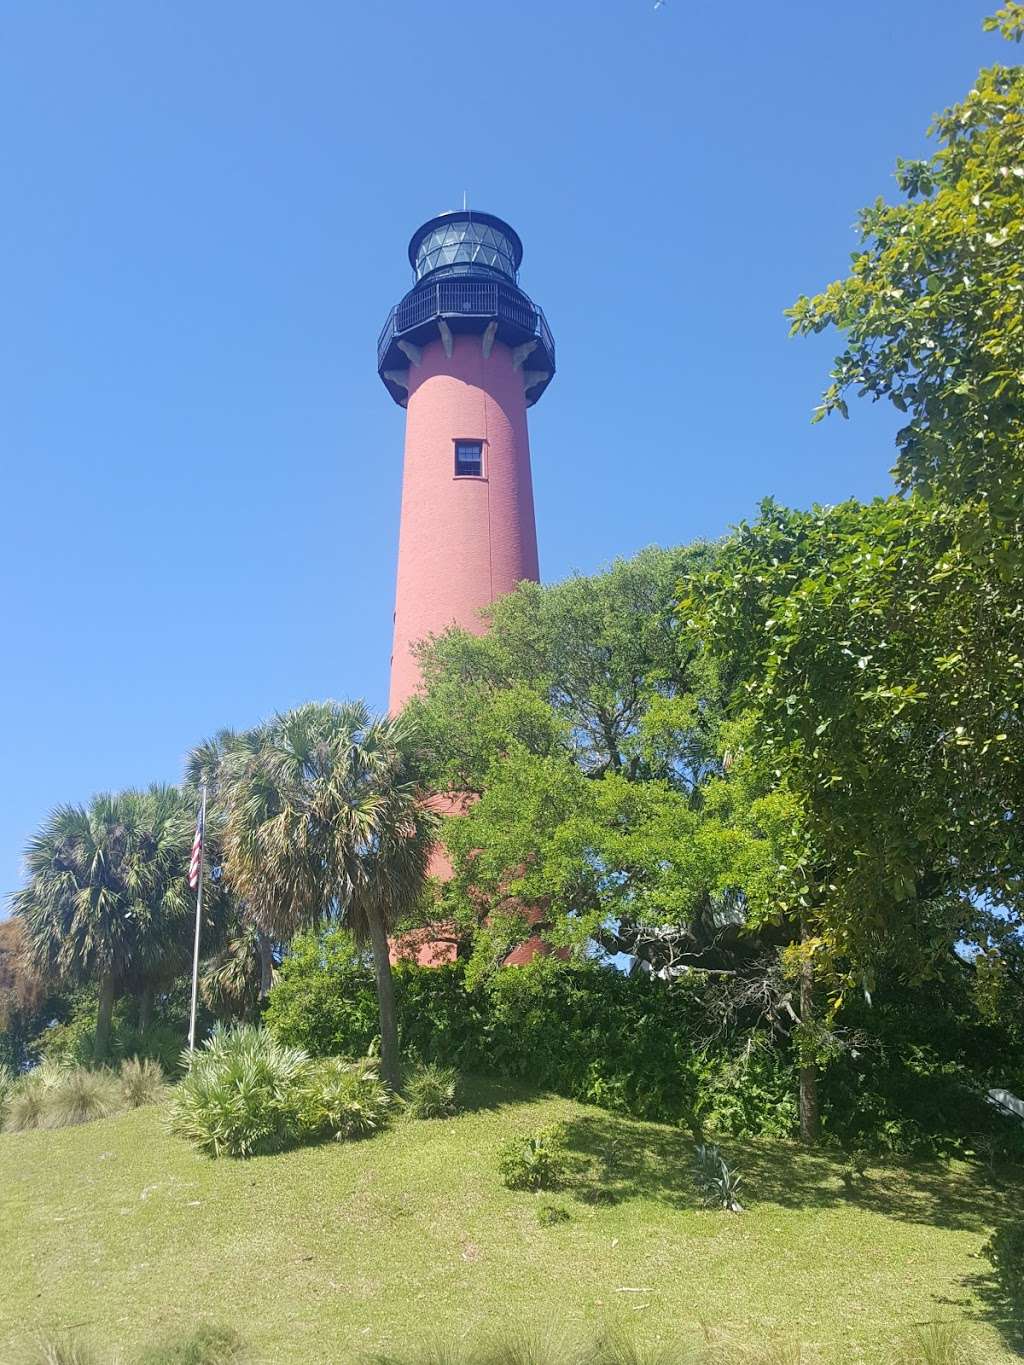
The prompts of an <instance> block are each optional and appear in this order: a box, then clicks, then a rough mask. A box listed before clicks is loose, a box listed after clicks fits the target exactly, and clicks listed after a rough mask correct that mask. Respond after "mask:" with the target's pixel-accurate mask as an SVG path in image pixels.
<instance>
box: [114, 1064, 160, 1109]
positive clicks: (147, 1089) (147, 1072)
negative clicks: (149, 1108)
mask: <svg viewBox="0 0 1024 1365" xmlns="http://www.w3.org/2000/svg"><path fill="white" fill-rule="evenodd" d="M118 1080H119V1082H120V1085H121V1097H122V1099H123V1100H124V1103H125V1106H126V1107H127V1108H128V1109H139V1108H141V1107H142V1105H144V1104H155V1103H156V1101H157V1100H159V1099H160V1098H161V1097H162V1095H163V1093H164V1091H165V1089H166V1084H165V1081H164V1072H163V1068H162V1067H161V1065H160V1063H159V1062H154V1061H152V1060H151V1059H150V1058H145V1059H142V1058H139V1057H129V1059H128V1060H127V1061H126V1062H122V1063H121V1070H120V1072H119V1073H118Z"/></svg>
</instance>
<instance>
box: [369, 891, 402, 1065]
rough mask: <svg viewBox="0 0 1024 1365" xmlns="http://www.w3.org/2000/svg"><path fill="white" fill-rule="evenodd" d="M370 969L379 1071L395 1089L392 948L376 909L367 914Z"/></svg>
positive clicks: (396, 1050)
mask: <svg viewBox="0 0 1024 1365" xmlns="http://www.w3.org/2000/svg"><path fill="white" fill-rule="evenodd" d="M366 918H367V920H368V922H369V927H370V946H371V947H372V948H373V970H374V975H375V976H376V978H377V1008H378V1009H379V1011H380V1072H381V1075H382V1076H383V1078H384V1080H385V1081H386V1082H387V1084H388V1085H390V1086H391V1088H392V1089H393V1090H397V1089H398V1085H399V1081H400V1079H401V1077H400V1075H399V1067H398V1022H397V1019H396V1017H395V983H394V981H393V980H392V977H391V950H390V947H389V945H388V936H387V931H386V930H385V928H384V921H383V920H382V919H381V917H380V916H379V915H378V914H377V913H376V912H371V913H370V914H368V915H367V917H366Z"/></svg>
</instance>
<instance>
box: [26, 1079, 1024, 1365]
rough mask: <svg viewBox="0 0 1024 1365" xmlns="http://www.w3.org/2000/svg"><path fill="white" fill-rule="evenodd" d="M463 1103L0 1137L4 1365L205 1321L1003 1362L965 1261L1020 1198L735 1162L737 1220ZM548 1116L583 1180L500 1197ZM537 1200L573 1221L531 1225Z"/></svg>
mask: <svg viewBox="0 0 1024 1365" xmlns="http://www.w3.org/2000/svg"><path fill="white" fill-rule="evenodd" d="M474 1098H475V1101H476V1104H477V1107H475V1108H474V1109H472V1110H471V1111H470V1112H467V1113H464V1114H463V1115H461V1116H460V1117H458V1118H456V1119H450V1120H447V1121H427V1122H415V1121H412V1120H401V1121H399V1122H398V1123H396V1124H395V1125H394V1127H393V1128H392V1129H391V1130H390V1131H388V1132H386V1133H384V1134H382V1135H379V1136H377V1137H375V1138H372V1139H370V1140H368V1141H364V1142H353V1143H327V1144H324V1145H321V1146H318V1147H311V1148H305V1149H302V1150H297V1151H293V1152H289V1153H286V1154H285V1155H281V1156H273V1157H262V1158H256V1159H253V1160H250V1161H232V1160H227V1159H224V1160H220V1161H212V1160H210V1159H208V1158H206V1157H202V1156H199V1155H197V1154H196V1153H195V1152H193V1151H192V1150H191V1149H190V1148H189V1147H188V1146H186V1144H185V1143H184V1142H182V1141H180V1140H179V1139H176V1138H172V1137H170V1136H168V1135H167V1133H166V1132H165V1130H164V1126H163V1119H162V1115H161V1113H160V1112H159V1111H158V1110H157V1109H155V1108H149V1109H143V1110H138V1111H135V1112H133V1113H130V1114H128V1115H125V1116H123V1117H120V1118H113V1119H106V1120H102V1121H99V1122H96V1123H92V1124H87V1125H84V1126H82V1127H79V1128H71V1129H66V1130H63V1131H58V1132H29V1133H21V1134H7V1135H4V1136H2V1137H0V1268H2V1283H0V1361H2V1362H5V1365H6V1362H11V1365H17V1362H18V1361H20V1360H24V1359H27V1358H29V1352H30V1350H31V1347H32V1345H33V1343H34V1342H36V1341H38V1339H39V1337H40V1336H41V1335H42V1334H54V1333H62V1332H72V1333H73V1334H74V1335H75V1336H76V1337H77V1338H79V1339H80V1340H81V1341H82V1342H85V1343H87V1344H91V1345H94V1346H97V1347H101V1348H103V1349H104V1350H108V1349H110V1348H114V1347H116V1348H117V1349H118V1350H120V1351H123V1352H124V1354H125V1355H126V1356H130V1355H131V1354H132V1353H133V1352H137V1351H138V1349H139V1348H140V1347H142V1346H143V1345H146V1344H149V1343H152V1342H153V1341H154V1340H159V1339H161V1338H164V1337H168V1336H174V1335H175V1334H178V1333H186V1332H188V1331H189V1330H191V1329H193V1328H194V1327H195V1326H196V1324H197V1323H199V1322H206V1323H211V1324H216V1325H218V1326H221V1325H223V1326H226V1327H231V1328H234V1329H235V1330H236V1331H237V1332H238V1333H239V1334H240V1335H241V1337H242V1338H243V1340H244V1342H245V1343H246V1345H247V1346H248V1348H249V1350H250V1352H251V1357H252V1359H253V1360H256V1361H302V1362H320V1361H324V1362H328V1361H329V1362H335V1361H339V1362H342V1361H359V1360H363V1359H366V1358H367V1357H368V1356H372V1354H373V1353H374V1352H376V1351H381V1350H384V1349H394V1350H396V1351H402V1350H405V1349H407V1348H409V1347H410V1346H411V1345H412V1344H414V1343H416V1342H419V1341H422V1340H424V1339H425V1338H437V1337H441V1336H447V1337H449V1338H451V1339H455V1340H461V1339H463V1338H466V1337H472V1338H476V1337H477V1336H479V1335H480V1334H481V1333H482V1332H493V1331H494V1330H495V1329H502V1330H519V1329H522V1330H525V1331H529V1332H531V1333H532V1334H534V1335H535V1336H547V1337H555V1338H565V1339H568V1338H573V1339H579V1338H582V1337H584V1336H588V1335H593V1334H594V1333H595V1332H597V1331H599V1330H601V1329H602V1328H604V1327H606V1326H607V1325H608V1324H625V1325H626V1327H627V1328H628V1329H629V1331H630V1332H631V1333H635V1334H636V1335H637V1337H638V1338H639V1339H640V1340H641V1341H647V1342H653V1341H655V1340H656V1339H657V1338H659V1337H660V1338H662V1339H665V1338H681V1339H682V1340H683V1341H684V1342H686V1341H691V1340H696V1339H697V1338H698V1337H699V1335H700V1332H701V1323H702V1322H707V1323H710V1324H712V1325H713V1326H714V1327H715V1328H716V1329H722V1330H726V1331H728V1332H729V1333H730V1334H733V1335H734V1336H735V1337H736V1338H737V1339H741V1340H743V1341H747V1342H757V1341H765V1340H772V1339H776V1338H779V1339H782V1338H785V1339H787V1340H790V1341H793V1340H799V1341H800V1342H802V1343H803V1346H804V1353H803V1355H802V1359H803V1360H804V1361H821V1362H839V1361H842V1362H850V1361H898V1360H901V1359H906V1358H907V1355H906V1351H905V1348H904V1346H903V1345H902V1344H901V1343H904V1342H905V1341H906V1340H907V1338H908V1336H909V1335H910V1334H912V1333H913V1330H914V1326H915V1324H923V1323H929V1322H934V1321H957V1322H962V1323H964V1324H965V1332H966V1338H965V1339H966V1341H967V1342H969V1344H970V1345H971V1347H972V1348H973V1350H974V1353H975V1358H976V1359H977V1360H979V1361H987V1360H992V1361H997V1360H1010V1359H1014V1358H1015V1356H1014V1353H1013V1351H1012V1350H1011V1348H1010V1347H1009V1346H1008V1345H1007V1340H1006V1338H1005V1337H1004V1336H1003V1334H1002V1332H1001V1331H1000V1328H999V1323H998V1320H997V1318H996V1317H995V1316H993V1311H992V1310H991V1309H990V1308H989V1306H988V1298H987V1295H986V1287H985V1281H986V1276H987V1271H988V1265H987V1262H986V1261H985V1260H984V1258H980V1257H979V1255H978V1253H979V1251H980V1248H981V1246H982V1244H983V1243H984V1241H985V1238H986V1236H987V1232H988V1229H989V1226H990V1223H991V1220H992V1217H993V1212H994V1211H995V1212H997V1213H1001V1212H1005V1211H1006V1209H1007V1205H1008V1202H1009V1201H1010V1200H1011V1199H1013V1200H1016V1199H1017V1198H1018V1195H1019V1192H1018V1191H1016V1190H1011V1191H1009V1192H1008V1191H1007V1190H1006V1189H1005V1188H999V1187H997V1186H995V1185H994V1184H993V1182H992V1181H991V1180H989V1179H988V1177H987V1176H986V1174H985V1173H984V1172H983V1171H981V1170H980V1169H977V1168H974V1167H968V1166H966V1165H959V1164H954V1165H952V1166H945V1165H942V1166H938V1165H936V1166H928V1167H915V1168H908V1167H887V1168H881V1167H880V1168H877V1169H873V1170H872V1171H871V1172H870V1173H869V1178H868V1179H867V1180H866V1181H865V1182H864V1184H863V1187H862V1188H860V1189H858V1190H857V1191H856V1192H854V1193H849V1192H847V1191H846V1190H845V1188H844V1184H843V1181H842V1179H841V1176H840V1163H839V1162H838V1161H836V1160H833V1159H832V1158H830V1157H827V1156H823V1155H816V1154H815V1155H810V1154H807V1153H805V1152H802V1151H801V1150H800V1149H799V1148H796V1147H794V1146H790V1145H787V1144H781V1143H767V1142H762V1143H756V1144H754V1143H738V1142H730V1143H728V1144H727V1148H728V1154H729V1155H730V1156H731V1157H732V1158H733V1159H734V1161H735V1164H737V1165H739V1166H740V1167H741V1169H742V1170H743V1173H744V1193H745V1195H746V1200H747V1203H748V1205H749V1207H748V1209H747V1211H746V1212H745V1213H743V1214H740V1215H730V1214H726V1213H715V1212H706V1211H703V1210H700V1209H698V1208H696V1207H695V1205H694V1200H693V1198H692V1195H691V1194H690V1192H689V1189H688V1183H689V1182H688V1171H689V1162H690V1152H691V1144H690V1142H689V1141H688V1139H687V1137H686V1136H685V1135H684V1134H681V1133H679V1132H677V1131H675V1130H672V1129H669V1128H665V1127H661V1126H659V1125H656V1124H644V1123H634V1122H630V1121H627V1120H622V1119H618V1118H614V1117H612V1116H610V1115H608V1114H607V1113H605V1112H603V1111H601V1110H598V1109H591V1108H586V1107H584V1106H581V1105H577V1104H572V1103H570V1102H568V1101H564V1100H559V1099H551V1098H542V1099H536V1098H531V1097H529V1096H527V1095H524V1094H521V1093H519V1092H516V1091H513V1090H511V1089H508V1088H502V1089H499V1088H497V1087H490V1086H487V1085H483V1084H481V1085H479V1086H478V1087H477V1088H476V1093H475V1096H474ZM556 1120H561V1121H563V1122H565V1123H566V1124H567V1125H568V1130H569V1134H570V1142H571V1147H572V1149H573V1150H574V1151H575V1152H576V1153H578V1154H579V1156H580V1160H581V1162H582V1161H583V1159H584V1158H586V1159H587V1161H588V1162H589V1170H588V1173H587V1174H585V1175H583V1174H581V1175H580V1176H579V1177H577V1178H576V1181H575V1183H574V1184H573V1185H571V1186H570V1187H569V1188H567V1189H565V1190H563V1191H560V1192H559V1193H557V1194H551V1193H546V1194H543V1195H533V1194H526V1193H514V1192H512V1191H509V1190H506V1189H504V1188H503V1187H502V1185H501V1184H500V1183H499V1180H498V1178H497V1176H496V1173H495V1157H496V1149H497V1147H498V1145H499V1143H500V1142H501V1140H502V1139H503V1138H504V1137H505V1136H506V1135H507V1134H509V1133H510V1132H515V1131H523V1132H525V1131H529V1130H531V1129H534V1128H537V1127H539V1126H541V1125H543V1124H547V1123H551V1122H554V1121H556ZM584 1195H586V1196H587V1198H584V1197H583V1196H584ZM547 1202H555V1203H558V1204H560V1205H562V1206H564V1207H565V1208H566V1209H567V1210H568V1211H569V1213H570V1215H571V1217H570V1219H569V1221H567V1222H561V1223H556V1224H554V1225H552V1226H546V1227H544V1226H541V1225H540V1224H539V1223H538V1221H537V1207H538V1204H539V1203H547Z"/></svg>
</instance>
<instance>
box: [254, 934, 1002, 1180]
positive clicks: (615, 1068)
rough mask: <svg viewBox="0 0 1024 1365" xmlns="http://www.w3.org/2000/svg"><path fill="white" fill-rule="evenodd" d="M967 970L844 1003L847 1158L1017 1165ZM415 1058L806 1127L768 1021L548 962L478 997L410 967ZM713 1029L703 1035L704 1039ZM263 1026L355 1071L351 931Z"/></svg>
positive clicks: (650, 1111)
mask: <svg viewBox="0 0 1024 1365" xmlns="http://www.w3.org/2000/svg"><path fill="white" fill-rule="evenodd" d="M974 986H975V983H974V978H973V969H972V968H970V967H969V966H968V965H967V964H964V963H957V962H955V961H953V960H951V961H950V963H949V966H948V968H946V969H944V971H943V974H942V976H941V977H940V978H938V979H937V980H935V981H931V982H928V983H925V984H922V985H921V986H920V987H914V988H909V987H902V986H898V987H892V986H888V985H883V986H882V987H881V988H880V990H879V992H878V995H877V997H876V998H875V999H874V1001H873V1003H872V1006H871V1007H870V1008H869V1007H868V1006H867V1004H866V1003H865V1002H864V1001H863V999H861V998H853V999H851V1000H850V1001H849V1002H848V1003H847V1005H846V1006H845V1007H844V1009H843V1012H842V1014H841V1015H840V1017H839V1019H838V1020H837V1021H836V1022H835V1024H834V1028H835V1029H836V1030H838V1031H839V1033H840V1035H841V1036H842V1037H844V1038H845V1039H846V1040H847V1041H848V1045H847V1046H845V1047H843V1048H841V1049H838V1050H837V1051H836V1053H835V1055H834V1056H833V1057H832V1059H831V1061H830V1064H829V1065H828V1066H827V1068H826V1069H825V1071H824V1074H823V1080H822V1121H823V1125H824V1128H825V1131H826V1133H827V1134H829V1135H831V1136H832V1137H833V1138H836V1139H839V1140H841V1141H843V1142H848V1143H854V1144H856V1145H859V1146H863V1147H865V1148H869V1149H873V1150H883V1151H892V1152H917V1153H942V1154H949V1153H954V1152H960V1153H968V1152H971V1151H982V1150H986V1151H990V1150H993V1146H992V1144H996V1149H998V1150H999V1151H1001V1152H1004V1153H1006V1152H1010V1153H1013V1152H1016V1151H1017V1147H1016V1146H1015V1145H1014V1144H1015V1138H1016V1132H1015V1129H1014V1126H1013V1125H1012V1124H1010V1123H1009V1122H1007V1121H1005V1120H1003V1119H1001V1118H1000V1117H999V1115H998V1114H996V1113H995V1111H994V1110H993V1108H992V1106H991V1105H989V1104H988V1103H987V1102H986V1101H985V1098H984V1092H985V1089H986V1088H987V1087H988V1086H989V1085H1005V1086H1009V1088H1011V1089H1014V1088H1021V1087H1024V1053H1022V1051H1021V1049H1020V1048H1019V1047H1018V1046H1017V1045H1016V1042H1015V1040H1014V1039H1013V1038H1012V1037H1011V1036H1008V1034H1007V1032H1006V1030H1005V1028H1003V1027H1002V1025H1001V1024H1000V1023H999V1022H992V1021H989V1020H987V1019H986V1018H985V1017H984V1015H983V1013H982V1012H981V1011H980V1009H979V1007H978V1004H977V1001H976V998H975V991H974ZM395 987H396V1000H397V1006H398V1018H399V1026H400V1030H401V1037H402V1045H403V1049H404V1052H405V1054H406V1056H407V1057H409V1058H410V1059H419V1060H421V1061H428V1062H437V1063H440V1064H442V1065H444V1066H452V1067H455V1068H456V1069H457V1070H459V1071H462V1072H474V1071H475V1072H482V1073H488V1074H496V1075H501V1076H506V1077H509V1078H511V1079H517V1080H525V1081H528V1082H529V1083H531V1084H537V1085H540V1086H542V1087H544V1088H546V1089H550V1090H553V1091H555V1092H557V1093H560V1094H563V1095H566V1096H569V1097H571V1098H574V1099H579V1100H583V1101H586V1102H589V1103H595V1104H600V1105H603V1106H605V1107H606V1108H609V1109H612V1110H616V1111H618V1112H621V1113H626V1114H632V1115H635V1116H637V1117H641V1118H651V1119H659V1120H662V1121H664V1122H669V1123H683V1124H685V1125H687V1126H688V1127H689V1128H690V1130H691V1131H692V1132H693V1133H694V1135H695V1136H696V1137H697V1138H698V1139H700V1137H701V1136H702V1134H703V1132H704V1131H705V1129H706V1130H708V1131H713V1132H718V1133H722V1134H729V1135H737V1136H749V1135H756V1134H769V1135H775V1136H787V1135H789V1134H790V1133H791V1132H792V1130H793V1127H794V1124H795V1121H796V1089H797V1071H798V1065H799V1056H798V1050H797V1049H796V1048H795V1047H793V1046H791V1045H787V1044H786V1042H785V1041H784V1040H782V1039H778V1038H776V1037H774V1036H773V1034H772V1031H771V1030H770V1029H768V1028H765V1027H763V1026H759V1024H758V1017H757V1007H756V1006H753V1007H751V1009H750V1011H749V1012H748V1013H746V1014H742V1015H741V1016H740V1017H739V1018H736V1019H733V1017H732V1016H731V1014H727V1015H726V1016H725V1019H724V1021H723V1019H722V1015H721V1001H720V997H719V988H718V986H717V985H716V979H715V978H708V977H703V976H700V975H694V976H689V977H686V978H682V979H676V980H674V981H663V980H660V979H658V978H653V979H652V978H650V977H649V976H647V975H646V974H643V975H640V974H635V975H633V976H627V975H625V974H624V973H622V972H620V971H616V970H614V969H612V968H609V967H603V966H600V965H599V964H598V963H596V962H593V961H590V962H581V963H571V962H569V963H566V962H561V961H559V960H558V959H555V958H540V959H538V960H536V961H535V962H533V963H532V964H530V965H529V966H525V967H519V968H516V969H514V970H507V971H502V972H497V973H494V974H492V975H490V976H489V977H487V978H485V979H483V980H480V981H478V982H477V983H476V984H475V985H474V986H470V985H468V984H467V971H466V967H465V965H464V964H461V963H459V964H455V965H454V966H450V967H437V968H423V967H416V966H414V965H412V964H408V963H403V964H400V965H399V966H398V967H397V968H396V970H395ZM712 1020H716V1021H718V1022H717V1023H716V1024H715V1027H714V1028H713V1029H709V1021H712ZM266 1022H267V1024H268V1027H269V1028H270V1029H271V1031H272V1032H274V1033H275V1035H276V1036H277V1037H278V1038H279V1039H280V1040H281V1041H282V1042H284V1043H286V1044H288V1045H291V1046H297V1047H302V1048H304V1049H306V1050H308V1051H309V1052H310V1053H311V1054H312V1055H314V1056H329V1055H332V1054H343V1055H346V1056H349V1057H353V1058H354V1057H359V1056H362V1055H363V1054H364V1053H365V1052H366V1051H367V1050H368V1049H370V1048H372V1047H373V1045H374V1042H375V1038H376V1028H377V1023H376V1013H375V1009H374V993H373V982H372V976H371V973H370V970H369V967H368V966H367V965H366V963H365V962H364V961H362V960H361V959H360V955H359V954H358V952H357V951H356V950H355V949H354V948H353V945H352V943H351V940H349V939H347V938H346V936H345V935H344V934H343V933H341V932H340V931H330V932H328V933H326V934H324V935H322V936H317V935H313V934H307V935H302V936H300V938H299V939H297V940H296V943H295V945H294V952H293V953H292V955H291V956H290V957H289V958H288V959H287V960H286V962H285V963H284V965H283V968H282V971H281V975H280V978H279V980H278V981H277V983H276V984H275V986H274V989H273V991H272V992H271V996H270V1001H269V1005H268V1009H267V1013H266Z"/></svg>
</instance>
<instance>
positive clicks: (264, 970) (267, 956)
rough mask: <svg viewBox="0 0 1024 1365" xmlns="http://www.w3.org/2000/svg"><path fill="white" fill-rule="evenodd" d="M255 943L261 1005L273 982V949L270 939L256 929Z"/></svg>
mask: <svg viewBox="0 0 1024 1365" xmlns="http://www.w3.org/2000/svg"><path fill="white" fill-rule="evenodd" d="M256 943H257V945H258V947H259V954H260V1004H261V1005H262V1004H263V1003H264V1002H265V1001H266V998H267V996H268V995H269V994H270V988H271V986H272V985H273V984H274V950H273V946H272V944H271V942H270V939H269V938H267V936H266V934H264V933H263V932H262V931H257V934H256Z"/></svg>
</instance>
